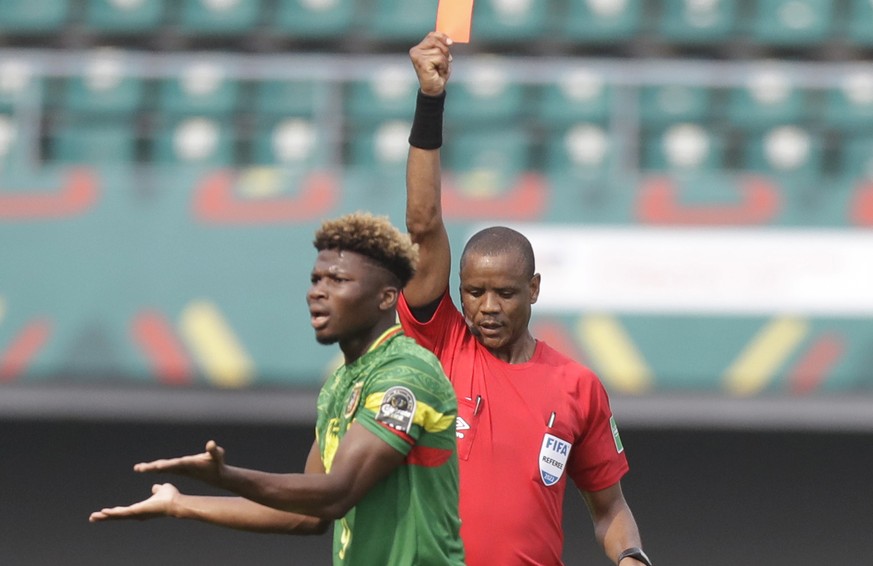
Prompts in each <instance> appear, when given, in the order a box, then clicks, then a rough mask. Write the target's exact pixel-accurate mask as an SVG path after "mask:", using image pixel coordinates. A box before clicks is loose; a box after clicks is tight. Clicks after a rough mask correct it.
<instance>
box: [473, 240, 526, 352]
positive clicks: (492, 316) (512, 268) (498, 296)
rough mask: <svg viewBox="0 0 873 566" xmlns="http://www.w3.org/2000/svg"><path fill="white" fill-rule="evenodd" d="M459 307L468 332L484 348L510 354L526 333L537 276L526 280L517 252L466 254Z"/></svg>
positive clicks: (522, 264) (524, 270)
mask: <svg viewBox="0 0 873 566" xmlns="http://www.w3.org/2000/svg"><path fill="white" fill-rule="evenodd" d="M460 278H461V289H460V295H461V304H462V306H463V310H464V316H465V317H467V320H468V323H469V324H470V330H471V331H472V332H473V334H474V335H475V336H476V337H477V338H478V340H479V342H481V343H482V345H484V346H485V347H486V348H488V349H489V350H491V351H492V352H494V353H495V354H497V355H498V357H502V356H500V355H499V354H500V353H503V352H509V351H511V349H512V348H513V346H514V345H515V344H516V343H517V342H518V341H519V340H520V339H522V338H523V337H526V336H527V334H528V323H529V322H530V316H531V305H532V304H534V303H535V302H536V300H537V296H538V295H539V281H540V278H539V275H534V276H533V277H529V276H528V274H527V273H526V269H525V265H524V263H523V261H521V258H520V256H519V254H517V253H512V252H510V253H501V254H487V253H476V252H469V253H467V254H465V256H464V258H463V261H462V264H461V272H460Z"/></svg>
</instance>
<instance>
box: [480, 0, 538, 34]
mask: <svg viewBox="0 0 873 566" xmlns="http://www.w3.org/2000/svg"><path fill="white" fill-rule="evenodd" d="M553 3H554V0H477V1H476V2H475V4H474V5H473V14H474V15H473V30H472V33H473V34H474V35H475V38H476V41H485V42H518V41H530V40H537V39H540V38H544V37H546V30H547V23H548V15H549V12H550V10H551V9H553V6H552V4H553Z"/></svg>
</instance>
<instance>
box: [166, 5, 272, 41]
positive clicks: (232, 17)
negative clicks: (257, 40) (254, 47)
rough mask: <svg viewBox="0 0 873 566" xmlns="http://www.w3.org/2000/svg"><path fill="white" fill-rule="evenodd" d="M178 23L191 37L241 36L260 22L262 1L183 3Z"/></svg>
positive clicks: (180, 7)
mask: <svg viewBox="0 0 873 566" xmlns="http://www.w3.org/2000/svg"><path fill="white" fill-rule="evenodd" d="M179 9H180V13H179V16H178V22H179V25H180V27H181V30H182V32H183V33H185V34H188V35H193V36H203V35H218V36H236V35H244V34H246V33H249V32H251V31H252V30H254V28H255V26H257V25H258V24H259V23H260V21H261V0H182V2H181V5H180V6H179Z"/></svg>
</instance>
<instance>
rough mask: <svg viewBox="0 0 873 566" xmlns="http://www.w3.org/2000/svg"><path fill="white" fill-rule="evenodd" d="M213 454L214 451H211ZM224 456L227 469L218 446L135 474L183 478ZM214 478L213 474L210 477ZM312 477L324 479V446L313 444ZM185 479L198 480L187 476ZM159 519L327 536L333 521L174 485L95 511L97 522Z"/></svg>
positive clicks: (141, 467)
mask: <svg viewBox="0 0 873 566" xmlns="http://www.w3.org/2000/svg"><path fill="white" fill-rule="evenodd" d="M210 449H211V451H210ZM213 453H214V454H216V455H220V461H221V463H222V465H223V456H224V451H223V450H220V448H218V446H217V445H215V443H214V442H210V443H209V444H207V452H205V453H203V454H198V455H195V456H187V457H183V458H173V459H167V460H156V461H155V462H150V463H143V464H137V465H136V466H135V467H134V468H135V469H136V470H137V471H141V472H150V471H166V472H175V473H179V472H180V470H183V469H187V470H189V471H190V469H191V468H192V467H193V468H197V469H201V470H202V469H208V468H209V467H210V466H214V465H215V462H214V461H213V456H212V454H213ZM210 473H211V472H210ZM305 473H306V474H312V475H323V474H324V466H323V465H322V463H321V457H320V456H319V452H318V446H317V444H315V443H313V445H312V448H311V449H310V452H309V456H308V458H307V460H306V468H305ZM183 475H193V474H189V473H185V474H183ZM155 517H174V518H178V519H194V520H198V521H203V522H206V523H212V524H215V525H219V526H223V527H229V528H234V529H240V530H247V531H254V532H263V533H287V534H300V535H306V534H322V533H324V532H325V531H326V530H327V528H328V526H329V524H330V523H329V521H326V520H324V519H320V518H317V517H312V516H308V515H304V514H299V513H290V512H287V511H281V510H277V509H273V508H270V507H267V506H264V505H261V504H259V503H255V502H254V501H250V500H247V499H245V498H242V497H210V496H196V495H186V494H183V493H180V492H179V490H178V489H176V487H175V486H173V485H172V484H169V483H165V484H155V485H154V486H152V496H151V497H149V498H148V499H145V500H143V501H140V502H138V503H134V504H132V505H128V506H118V507H107V508H104V509H101V510H100V511H95V512H94V513H92V514H91V516H90V519H89V520H90V521H91V522H101V521H109V520H121V519H138V520H145V519H152V518H155Z"/></svg>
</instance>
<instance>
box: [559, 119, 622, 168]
mask: <svg viewBox="0 0 873 566" xmlns="http://www.w3.org/2000/svg"><path fill="white" fill-rule="evenodd" d="M620 139H621V138H619V136H614V135H612V133H611V132H610V131H609V130H608V129H606V128H604V126H603V124H601V123H590V122H578V123H575V124H571V125H568V126H565V127H564V128H555V129H552V130H550V131H549V134H548V139H547V141H546V148H545V149H546V152H545V163H544V170H545V172H546V174H547V175H549V176H550V177H552V178H553V179H558V178H570V179H572V180H574V181H576V182H578V181H583V182H585V181H602V180H605V179H608V178H609V176H610V175H611V174H613V173H614V172H615V168H616V167H617V166H618V165H619V159H620V157H621V156H622V153H621V149H622V148H621V147H620Z"/></svg>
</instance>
